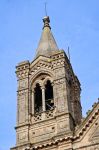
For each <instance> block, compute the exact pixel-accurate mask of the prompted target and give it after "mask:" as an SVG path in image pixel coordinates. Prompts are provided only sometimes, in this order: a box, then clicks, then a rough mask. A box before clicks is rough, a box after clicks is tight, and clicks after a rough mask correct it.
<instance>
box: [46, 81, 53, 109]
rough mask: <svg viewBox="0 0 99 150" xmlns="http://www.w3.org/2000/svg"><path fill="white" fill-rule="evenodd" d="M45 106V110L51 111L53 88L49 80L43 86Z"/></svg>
mask: <svg viewBox="0 0 99 150" xmlns="http://www.w3.org/2000/svg"><path fill="white" fill-rule="evenodd" d="M45 105H46V110H50V109H53V106H54V100H53V87H52V85H51V82H50V80H48V81H47V83H46V85H45Z"/></svg>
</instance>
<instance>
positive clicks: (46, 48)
mask: <svg viewBox="0 0 99 150" xmlns="http://www.w3.org/2000/svg"><path fill="white" fill-rule="evenodd" d="M43 22H44V27H43V32H42V35H41V39H40V41H39V45H38V48H37V54H36V57H38V56H40V55H43V56H50V55H52V54H54V53H56V52H57V51H58V46H57V44H56V41H55V39H54V37H53V34H52V32H51V27H50V25H49V23H50V19H49V17H48V16H46V17H44V19H43Z"/></svg>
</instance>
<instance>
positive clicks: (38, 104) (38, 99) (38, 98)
mask: <svg viewBox="0 0 99 150" xmlns="http://www.w3.org/2000/svg"><path fill="white" fill-rule="evenodd" d="M34 92H35V94H34V106H35V110H34V111H35V113H40V112H41V111H42V90H41V87H40V85H39V83H37V84H36V87H35V89H34Z"/></svg>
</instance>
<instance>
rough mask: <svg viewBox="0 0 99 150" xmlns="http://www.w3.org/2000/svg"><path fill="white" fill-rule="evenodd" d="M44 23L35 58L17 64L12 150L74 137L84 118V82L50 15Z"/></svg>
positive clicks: (20, 149) (33, 147)
mask: <svg viewBox="0 0 99 150" xmlns="http://www.w3.org/2000/svg"><path fill="white" fill-rule="evenodd" d="M43 23H44V26H43V31H42V35H41V39H40V42H39V44H38V48H37V50H36V56H35V59H34V60H33V61H32V62H29V61H24V62H21V63H19V64H18V65H17V67H16V74H17V81H18V90H17V125H16V147H14V148H12V150H26V149H37V148H38V147H40V146H41V147H42V145H44V144H47V143H50V142H51V141H57V140H58V139H61V138H66V137H68V135H69V136H72V135H73V131H74V129H75V126H76V125H79V124H80V122H81V119H82V108H81V103H80V92H81V88H80V82H79V80H78V78H77V76H76V75H75V74H74V72H73V69H72V66H71V63H70V61H69V59H68V57H67V55H66V53H65V52H64V50H60V49H59V48H58V46H57V44H56V41H55V39H54V37H53V34H52V32H51V27H50V18H49V17H48V16H46V17H44V19H43ZM55 150H56V149H55Z"/></svg>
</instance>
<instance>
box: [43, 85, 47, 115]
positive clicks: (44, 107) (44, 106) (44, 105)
mask: <svg viewBox="0 0 99 150" xmlns="http://www.w3.org/2000/svg"><path fill="white" fill-rule="evenodd" d="M42 109H43V112H44V111H45V110H46V104H45V87H42Z"/></svg>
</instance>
